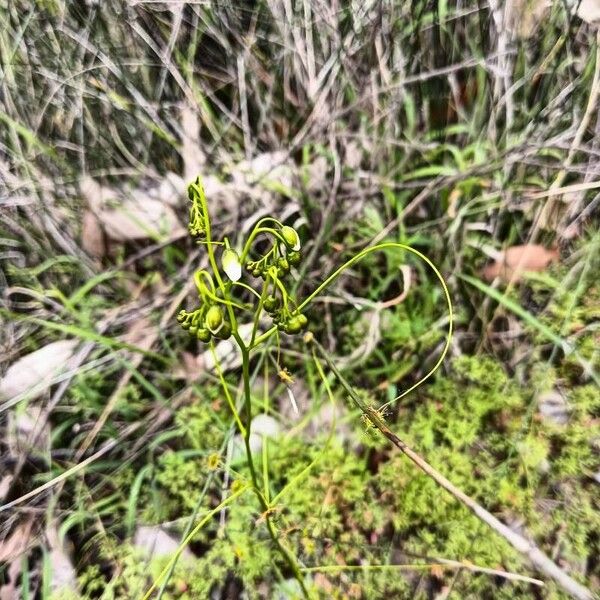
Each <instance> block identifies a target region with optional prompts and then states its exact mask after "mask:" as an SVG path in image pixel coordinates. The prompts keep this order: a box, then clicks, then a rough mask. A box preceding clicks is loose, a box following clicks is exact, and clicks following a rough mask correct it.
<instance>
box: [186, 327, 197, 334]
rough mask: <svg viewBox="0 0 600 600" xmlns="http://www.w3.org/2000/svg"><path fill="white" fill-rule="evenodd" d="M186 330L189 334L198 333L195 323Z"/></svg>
mask: <svg viewBox="0 0 600 600" xmlns="http://www.w3.org/2000/svg"><path fill="white" fill-rule="evenodd" d="M188 332H189V334H190V335H196V334H197V333H198V327H197V326H196V325H192V326H191V327H190V328H189V329H188Z"/></svg>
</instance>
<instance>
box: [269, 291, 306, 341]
mask: <svg viewBox="0 0 600 600" xmlns="http://www.w3.org/2000/svg"><path fill="white" fill-rule="evenodd" d="M263 308H264V309H265V311H266V312H267V313H268V314H269V315H271V317H272V318H273V323H274V324H275V325H277V329H279V331H283V332H284V333H288V334H290V335H293V334H295V333H300V332H302V331H304V330H305V329H306V327H307V326H308V319H307V318H306V315H303V314H302V313H301V312H300V311H299V310H297V309H296V310H292V311H290V310H289V308H288V307H287V306H286V305H285V304H282V302H281V298H279V296H276V295H275V294H269V295H268V296H267V297H266V298H265V299H264V301H263Z"/></svg>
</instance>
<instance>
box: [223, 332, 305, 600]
mask: <svg viewBox="0 0 600 600" xmlns="http://www.w3.org/2000/svg"><path fill="white" fill-rule="evenodd" d="M235 339H236V341H237V343H238V345H239V347H240V351H241V353H242V377H243V380H244V407H245V410H244V412H245V419H246V424H245V432H244V445H245V447H246V460H247V462H248V469H249V470H250V478H251V480H252V488H253V491H254V493H255V494H256V497H257V498H258V501H259V503H260V506H261V509H262V511H263V515H264V518H265V523H266V525H267V531H268V532H269V536H270V537H271V540H272V541H273V544H274V545H275V547H276V548H277V551H278V552H279V553H280V554H281V556H282V558H283V559H284V560H285V562H286V563H287V564H288V566H289V567H290V569H291V570H292V573H293V575H294V577H295V579H296V580H297V581H298V583H299V584H300V589H301V590H302V594H303V595H304V597H305V598H309V599H310V597H311V596H310V594H309V592H308V590H307V588H306V585H305V583H304V578H303V577H302V573H301V572H300V567H299V566H298V564H297V562H296V559H295V557H294V556H293V555H292V553H291V552H289V550H287V549H286V548H285V547H284V545H283V544H282V543H281V541H280V540H279V537H278V536H277V532H276V531H275V526H274V525H273V522H272V520H271V516H270V514H269V513H270V510H271V506H270V505H269V503H268V502H267V500H266V498H265V497H264V496H263V494H262V492H261V489H260V484H259V481H258V476H257V474H256V467H255V466H254V459H253V458H252V449H251V448H250V435H251V433H252V432H251V430H250V425H251V423H252V397H251V392H250V352H249V350H248V348H247V347H246V346H245V344H244V343H243V341H242V339H241V338H240V337H239V335H238V334H235Z"/></svg>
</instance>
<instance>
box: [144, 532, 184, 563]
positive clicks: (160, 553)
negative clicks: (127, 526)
mask: <svg viewBox="0 0 600 600" xmlns="http://www.w3.org/2000/svg"><path fill="white" fill-rule="evenodd" d="M133 546H134V547H135V548H137V549H138V550H140V551H141V552H142V553H143V554H145V555H146V556H147V557H148V558H161V557H166V556H168V557H170V556H172V555H173V554H174V553H175V552H177V550H178V548H179V540H178V539H176V538H174V537H173V536H171V535H170V534H169V533H167V531H165V530H164V529H163V528H162V527H161V526H160V525H140V526H139V527H138V528H137V529H136V531H135V535H134V536H133ZM181 558H183V559H184V560H188V561H190V560H192V561H193V560H194V558H195V557H194V554H193V552H192V551H191V550H190V549H189V548H188V547H187V546H186V547H184V549H183V551H182V553H181Z"/></svg>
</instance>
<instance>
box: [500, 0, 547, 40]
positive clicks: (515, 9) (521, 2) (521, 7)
mask: <svg viewBox="0 0 600 600" xmlns="http://www.w3.org/2000/svg"><path fill="white" fill-rule="evenodd" d="M551 6H552V2H551V1H550V0H514V2H513V3H512V5H511V6H510V7H509V10H508V26H509V28H510V29H511V30H513V31H515V32H516V34H517V36H518V37H519V38H522V39H526V38H529V37H531V36H532V35H535V33H536V31H538V30H539V26H540V23H541V22H542V19H543V18H544V17H545V15H546V13H547V11H548V10H549V9H550V7H551Z"/></svg>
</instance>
